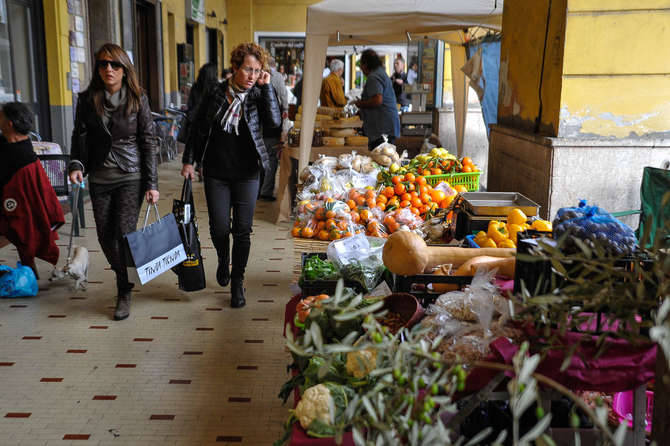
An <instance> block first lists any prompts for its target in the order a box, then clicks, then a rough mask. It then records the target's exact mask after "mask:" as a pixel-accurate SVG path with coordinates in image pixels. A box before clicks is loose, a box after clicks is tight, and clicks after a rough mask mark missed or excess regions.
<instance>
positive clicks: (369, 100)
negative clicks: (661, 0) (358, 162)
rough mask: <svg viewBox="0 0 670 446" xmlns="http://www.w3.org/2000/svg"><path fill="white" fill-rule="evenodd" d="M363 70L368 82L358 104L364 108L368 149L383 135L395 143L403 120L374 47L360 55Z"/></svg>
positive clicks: (381, 140)
mask: <svg viewBox="0 0 670 446" xmlns="http://www.w3.org/2000/svg"><path fill="white" fill-rule="evenodd" d="M361 70H362V71H363V74H365V75H366V76H367V81H366V83H365V87H363V93H362V95H361V99H360V100H358V101H356V102H355V104H356V106H357V107H358V108H360V109H361V118H362V120H363V131H364V132H365V135H366V136H367V137H368V141H369V142H368V148H369V149H370V150H372V149H374V148H375V147H377V146H378V145H379V144H381V143H382V142H384V139H383V137H382V135H386V137H387V139H388V142H390V143H393V141H394V140H395V138H396V137H397V136H399V135H400V119H399V118H398V110H397V108H396V97H395V92H394V91H393V85H392V84H391V79H390V78H389V77H388V75H387V74H386V71H384V66H383V65H382V62H381V60H380V59H379V56H378V55H377V53H376V52H375V51H374V50H371V49H367V50H365V51H363V53H362V54H361Z"/></svg>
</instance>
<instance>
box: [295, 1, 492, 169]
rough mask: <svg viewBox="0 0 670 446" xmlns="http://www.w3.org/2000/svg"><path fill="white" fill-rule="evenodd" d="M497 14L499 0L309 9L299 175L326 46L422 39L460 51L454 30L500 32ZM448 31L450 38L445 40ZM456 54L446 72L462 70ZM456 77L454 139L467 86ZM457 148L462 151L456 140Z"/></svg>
mask: <svg viewBox="0 0 670 446" xmlns="http://www.w3.org/2000/svg"><path fill="white" fill-rule="evenodd" d="M502 10H503V0H476V1H470V2H462V1H458V0H405V1H396V2H393V3H392V4H389V5H385V6H384V8H380V7H379V3H378V2H374V1H370V0H325V1H322V2H320V3H317V4H315V5H311V6H309V7H308V8H307V32H306V42H305V70H304V73H303V76H304V77H303V109H304V112H303V116H304V125H303V128H302V133H301V141H300V169H302V168H304V167H305V166H306V165H307V162H308V160H309V152H310V148H311V144H310V142H311V141H312V132H313V130H314V127H313V124H314V123H313V121H314V117H315V116H316V109H317V100H318V98H319V91H320V88H321V79H322V76H321V74H322V73H321V72H322V65H323V61H324V60H325V58H326V51H327V48H328V46H329V45H331V46H337V45H371V44H381V43H398V42H405V41H406V40H407V39H408V38H423V37H424V36H431V37H436V38H440V39H443V40H447V41H451V42H453V43H457V44H459V45H460V44H462V38H459V37H460V36H459V34H458V31H459V30H463V29H465V28H470V27H482V28H490V29H496V30H500V27H501V24H502ZM450 31H455V33H451V34H450V33H449V32H450ZM458 48H461V49H462V51H460V50H456V51H454V50H452V52H451V54H452V67H462V66H463V65H464V64H465V62H466V57H465V50H464V48H463V47H461V46H459V47H458ZM454 58H455V59H454ZM458 71H459V70H458V69H456V70H455V71H454V72H455V74H456V75H457V77H456V78H454V82H453V88H454V98H455V101H454V109H455V115H456V117H457V118H456V119H457V124H460V129H461V130H460V131H459V132H457V133H458V134H460V135H461V136H462V134H463V131H462V127H463V126H464V123H465V120H464V116H465V111H466V110H465V107H466V105H467V86H466V82H465V77H464V76H463V75H462V73H461V74H459V72H458ZM459 98H461V99H465V101H462V100H459ZM457 128H459V127H458V126H457ZM458 145H459V147H462V138H461V139H460V140H459V143H458ZM459 154H460V151H459Z"/></svg>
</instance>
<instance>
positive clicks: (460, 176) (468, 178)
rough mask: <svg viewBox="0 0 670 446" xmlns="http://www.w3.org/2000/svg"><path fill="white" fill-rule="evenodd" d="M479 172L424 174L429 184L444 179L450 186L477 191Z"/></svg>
mask: <svg viewBox="0 0 670 446" xmlns="http://www.w3.org/2000/svg"><path fill="white" fill-rule="evenodd" d="M481 174H482V173H481V172H465V173H445V174H442V175H426V181H427V182H428V184H430V185H431V186H435V185H437V183H439V182H440V181H446V182H447V183H449V185H450V186H452V187H453V186H465V187H466V188H467V189H468V192H477V191H479V176H480V175H481Z"/></svg>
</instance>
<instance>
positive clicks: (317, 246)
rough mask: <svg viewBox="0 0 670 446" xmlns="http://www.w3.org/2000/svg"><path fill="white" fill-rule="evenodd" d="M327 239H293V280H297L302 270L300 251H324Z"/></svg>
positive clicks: (326, 247)
mask: <svg viewBox="0 0 670 446" xmlns="http://www.w3.org/2000/svg"><path fill="white" fill-rule="evenodd" d="M329 244H330V242H329V241H323V240H313V239H309V238H294V239H293V281H294V282H298V279H300V273H301V272H302V253H304V252H309V253H316V252H326V250H327V249H328V245H329Z"/></svg>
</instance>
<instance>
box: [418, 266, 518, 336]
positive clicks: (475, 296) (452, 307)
mask: <svg viewBox="0 0 670 446" xmlns="http://www.w3.org/2000/svg"><path fill="white" fill-rule="evenodd" d="M494 278H495V271H488V270H485V269H479V270H477V273H476V274H475V276H474V277H473V278H472V283H471V284H470V285H469V286H468V287H467V288H466V289H465V291H451V292H449V293H446V294H443V295H441V296H440V297H438V298H437V301H436V302H435V303H434V304H433V305H431V306H430V307H429V308H428V313H429V314H441V313H447V315H448V316H449V317H453V318H455V319H458V320H460V321H466V322H478V323H479V325H480V326H481V327H482V329H483V330H484V333H485V335H486V336H487V337H488V336H490V327H491V322H492V320H493V315H494V314H495V313H501V314H503V316H504V317H506V316H507V314H506V313H507V311H506V309H507V307H506V306H505V305H504V302H502V301H501V300H504V298H502V297H501V296H500V295H499V293H498V289H497V288H496V286H495V285H494V284H493V281H494Z"/></svg>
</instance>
